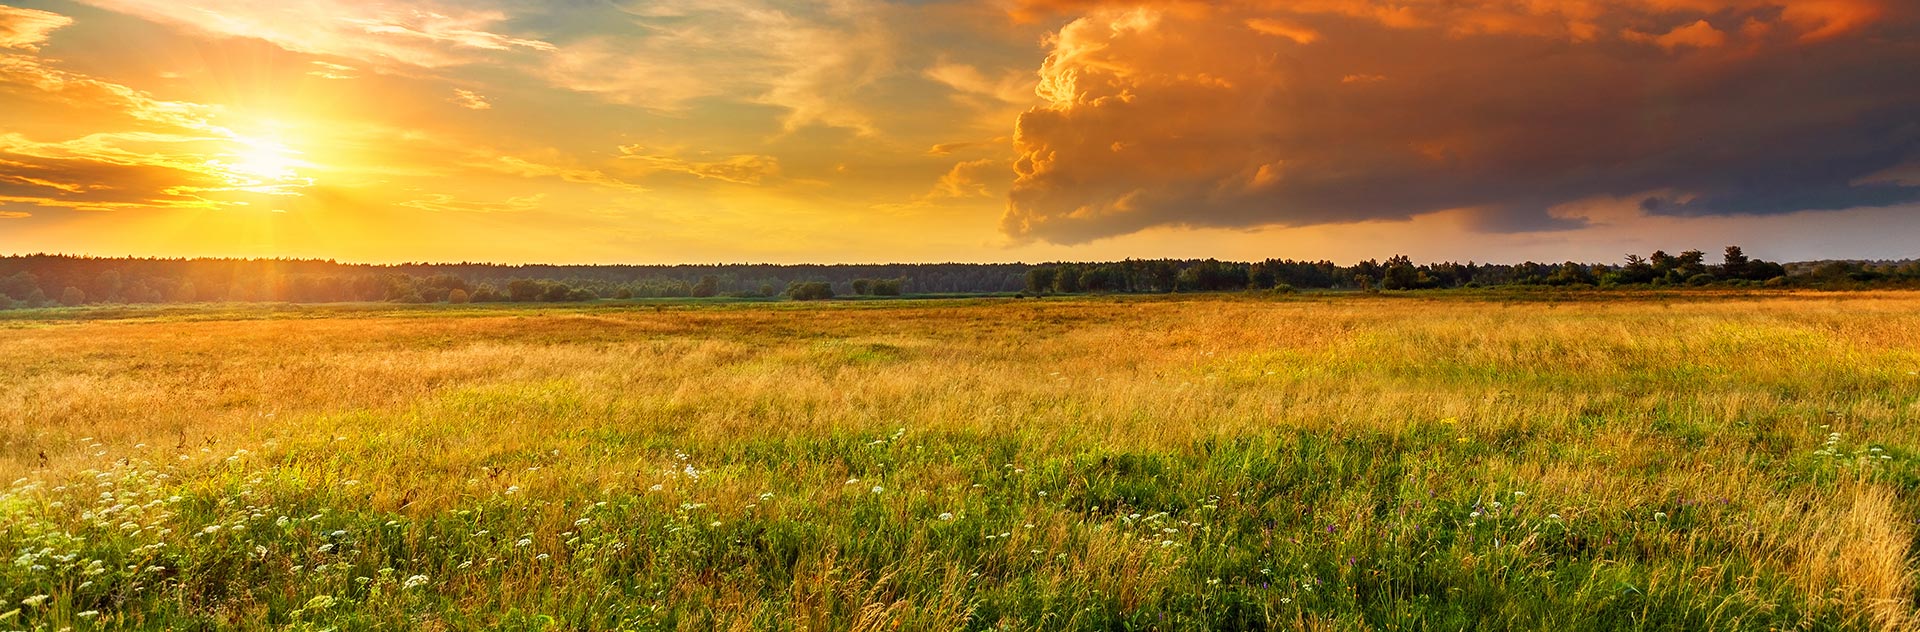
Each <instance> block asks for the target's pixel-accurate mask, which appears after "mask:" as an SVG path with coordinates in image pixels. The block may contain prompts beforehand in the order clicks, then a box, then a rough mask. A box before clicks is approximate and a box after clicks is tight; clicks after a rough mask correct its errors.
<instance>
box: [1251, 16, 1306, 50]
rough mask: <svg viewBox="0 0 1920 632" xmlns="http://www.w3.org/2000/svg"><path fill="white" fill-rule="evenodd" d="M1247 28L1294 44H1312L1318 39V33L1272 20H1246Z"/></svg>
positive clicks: (1282, 21)
mask: <svg viewBox="0 0 1920 632" xmlns="http://www.w3.org/2000/svg"><path fill="white" fill-rule="evenodd" d="M1247 28H1250V29H1253V30H1254V31H1257V32H1260V33H1264V34H1267V35H1272V36H1275V37H1284V38H1287V39H1290V40H1293V42H1294V43H1295V44H1312V43H1313V41H1314V40H1317V39H1320V32H1319V31H1315V30H1313V29H1310V28H1307V27H1304V26H1300V25H1297V24H1294V23H1292V22H1288V21H1285V20H1276V19H1273V18H1253V19H1251V20H1247Z"/></svg>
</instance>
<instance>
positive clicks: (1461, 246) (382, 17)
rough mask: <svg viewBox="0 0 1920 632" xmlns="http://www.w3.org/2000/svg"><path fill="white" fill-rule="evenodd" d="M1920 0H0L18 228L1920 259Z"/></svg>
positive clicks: (8, 176) (616, 258) (1043, 255)
mask: <svg viewBox="0 0 1920 632" xmlns="http://www.w3.org/2000/svg"><path fill="white" fill-rule="evenodd" d="M1916 77H1920V6H1915V3H1913V2H1911V1H1909V0H1394V1H1391V2H1367V1H1361V0H1216V1H1211V2H1188V1H1183V0H1135V1H1115V0H977V1H972V2H958V1H951V2H950V1H935V0H821V1H818V2H799V1H778V0H654V1H644V0H627V1H620V0H556V1H551V2H529V1H524V0H518V1H506V0H500V1H494V0H470V1H461V2H452V1H445V2H439V1H413V0H394V1H388V2H366V1H360V0H289V1H286V2H258V1H254V0H48V1H15V0H0V253H35V252H57V253H71V254H88V255H97V256H166V257H182V256H187V257H191V256H239V257H301V258H331V259H337V260H342V261H355V262H374V263H386V262H407V261H491V262H502V263H528V262H551V263H682V262H686V263H718V262H772V263H802V262H818V263H832V262H850V263H854V262H943V261H978V262H1000V261H1029V262H1039V261H1053V260H1112V259H1122V258H1129V257H1133V258H1160V257H1178V258H1204V257H1217V258H1222V259H1239V260H1258V259H1265V258H1270V257H1271V258H1293V259H1322V258H1325V259H1333V260H1335V261H1337V262H1341V263H1350V262H1353V261H1357V260H1360V259H1365V258H1381V259H1384V258H1386V257H1388V256H1391V255H1394V254H1407V255H1410V256H1412V257H1413V258H1414V259H1415V260H1418V261H1440V260H1457V261H1467V260H1474V261H1483V262H1488V261H1491V262H1516V261H1522V260H1536V261H1564V260H1579V261H1600V262H1604V261H1617V260H1619V259H1621V258H1622V257H1623V256H1624V255H1625V254H1626V253H1647V252H1651V251H1653V250H1655V249H1666V250H1668V251H1671V252H1677V251H1680V250H1685V249H1695V248H1697V249H1701V250H1706V251H1708V252H1717V251H1718V250H1719V249H1720V247H1722V246H1725V245H1729V244H1740V245H1743V246H1745V247H1746V250H1747V252H1748V253H1749V254H1751V255H1754V256H1758V257H1762V258H1768V259H1775V260H1786V261H1792V260H1808V259H1821V258H1905V257H1920V238H1916V237H1920V80H1917V79H1916Z"/></svg>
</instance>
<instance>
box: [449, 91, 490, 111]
mask: <svg viewBox="0 0 1920 632" xmlns="http://www.w3.org/2000/svg"><path fill="white" fill-rule="evenodd" d="M447 100H448V101H452V102H453V103H454V105H458V106H460V107H463V108H466V109H469V110H491V109H493V104H492V103H488V102H487V98H486V97H483V96H480V94H479V93H477V92H474V91H472V90H468V89H465V88H454V89H453V97H452V98H450V99H447Z"/></svg>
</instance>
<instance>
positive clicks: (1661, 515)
mask: <svg viewBox="0 0 1920 632" xmlns="http://www.w3.org/2000/svg"><path fill="white" fill-rule="evenodd" d="M1653 519H1654V520H1666V519H1667V512H1664V511H1656V512H1653Z"/></svg>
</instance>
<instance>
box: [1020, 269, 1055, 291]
mask: <svg viewBox="0 0 1920 632" xmlns="http://www.w3.org/2000/svg"><path fill="white" fill-rule="evenodd" d="M1057 274H1059V271H1058V270H1055V269H1053V268H1052V267H1050V266H1038V267H1035V268H1032V269H1029V270H1027V291H1028V292H1032V293H1034V294H1045V293H1047V292H1051V291H1053V277H1054V276H1055V275H1057Z"/></svg>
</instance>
